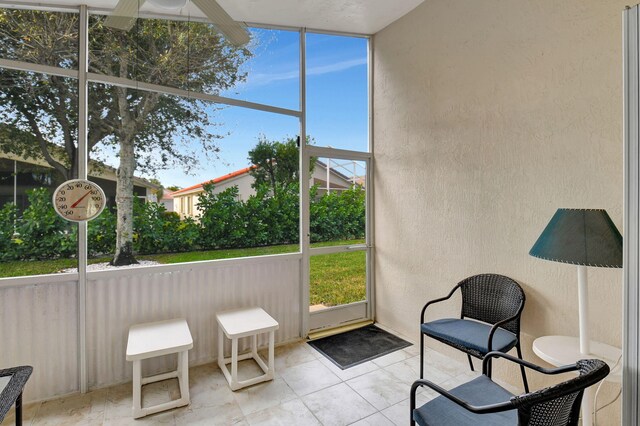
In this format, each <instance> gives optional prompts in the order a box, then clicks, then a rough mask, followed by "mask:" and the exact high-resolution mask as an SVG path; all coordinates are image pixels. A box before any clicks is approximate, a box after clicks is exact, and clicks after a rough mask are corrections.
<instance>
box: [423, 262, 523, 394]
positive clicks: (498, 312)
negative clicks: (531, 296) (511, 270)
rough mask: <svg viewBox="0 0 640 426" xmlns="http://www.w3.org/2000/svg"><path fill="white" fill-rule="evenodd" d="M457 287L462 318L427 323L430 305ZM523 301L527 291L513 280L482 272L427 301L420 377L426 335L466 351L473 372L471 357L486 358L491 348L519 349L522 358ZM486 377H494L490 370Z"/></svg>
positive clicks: (498, 349)
mask: <svg viewBox="0 0 640 426" xmlns="http://www.w3.org/2000/svg"><path fill="white" fill-rule="evenodd" d="M458 289H460V292H461V293H462V310H461V313H460V318H443V319H438V320H435V321H430V322H425V319H424V317H425V312H426V310H427V308H428V307H429V306H431V305H432V304H434V303H438V302H442V301H445V300H447V299H450V298H451V296H453V294H454V293H455V292H456V290H458ZM524 301H525V297H524V291H522V287H520V285H519V284H518V283H517V282H516V281H514V280H513V279H511V278H509V277H505V276H504V275H498V274H481V275H474V276H472V277H469V278H466V279H464V280H462V281H461V282H459V283H458V285H456V286H455V287H454V288H453V290H451V292H450V293H449V295H447V296H446V297H442V298H439V299H435V300H432V301H430V302H428V303H427V304H426V305H424V307H423V308H422V312H421V314H420V315H421V316H420V324H421V325H420V332H421V333H420V378H421V379H423V378H424V336H428V337H431V338H433V339H436V340H438V341H440V342H442V343H445V344H447V345H449V346H452V347H454V348H456V349H459V350H461V351H463V352H465V353H466V354H467V358H468V360H469V366H470V367H471V370H472V371H473V362H472V361H471V357H472V356H473V357H475V358H478V359H483V358H484V356H485V355H486V354H488V353H489V352H491V351H500V352H508V351H510V350H511V349H513V348H516V351H517V353H518V357H519V358H520V359H522V350H521V348H520V315H521V314H522V309H523V308H524ZM520 370H521V372H522V381H523V383H524V389H525V392H529V384H528V383H527V376H526V374H525V370H524V367H523V366H522V365H521V366H520ZM487 376H488V377H491V369H489V371H488V372H487Z"/></svg>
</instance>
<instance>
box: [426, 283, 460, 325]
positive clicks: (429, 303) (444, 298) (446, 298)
mask: <svg viewBox="0 0 640 426" xmlns="http://www.w3.org/2000/svg"><path fill="white" fill-rule="evenodd" d="M459 287H460V284H458V285H457V286H455V287H454V288H453V290H451V291H450V292H449V294H447V295H446V296H445V297H441V298H439V299H433V300H430V301H429V302H427V304H426V305H424V306H423V307H422V311H420V324H423V323H424V312H425V311H426V310H427V307H428V306H429V305H433V304H435V303H438V302H443V301H445V300H448V299H451V296H453V293H455V292H456V290H457V289H458V288H459Z"/></svg>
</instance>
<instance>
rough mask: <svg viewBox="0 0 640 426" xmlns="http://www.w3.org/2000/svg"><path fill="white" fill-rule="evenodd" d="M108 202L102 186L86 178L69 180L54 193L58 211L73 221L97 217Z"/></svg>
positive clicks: (55, 206) (54, 202)
mask: <svg viewBox="0 0 640 426" xmlns="http://www.w3.org/2000/svg"><path fill="white" fill-rule="evenodd" d="M106 203H107V199H106V197H105V196H104V191H103V190H102V188H100V187H99V186H98V185H97V184H96V183H94V182H91V181H88V180H86V179H71V180H68V181H66V182H64V183H63V184H62V185H60V186H59V187H58V188H57V189H56V190H55V192H54V193H53V207H54V209H55V211H56V213H58V214H59V215H60V216H61V217H62V218H63V219H66V220H70V221H72V222H82V221H85V220H91V219H95V218H96V217H97V216H98V215H99V214H100V213H102V210H103V209H104V206H105V205H106Z"/></svg>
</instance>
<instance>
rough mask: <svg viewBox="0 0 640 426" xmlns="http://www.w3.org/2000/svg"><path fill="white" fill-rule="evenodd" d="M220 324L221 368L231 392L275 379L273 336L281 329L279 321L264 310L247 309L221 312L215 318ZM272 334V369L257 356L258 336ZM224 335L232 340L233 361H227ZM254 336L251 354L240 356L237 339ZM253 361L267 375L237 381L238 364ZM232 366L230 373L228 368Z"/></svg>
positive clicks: (270, 365) (219, 359)
mask: <svg viewBox="0 0 640 426" xmlns="http://www.w3.org/2000/svg"><path fill="white" fill-rule="evenodd" d="M216 319H217V320H218V365H219V366H220V369H221V370H222V373H223V374H224V377H226V378H227V381H228V382H229V386H230V387H231V390H234V391H235V390H238V389H240V388H243V387H246V386H250V385H253V384H256V383H260V382H264V381H267V380H272V379H273V372H274V366H273V361H274V352H273V345H274V334H275V331H276V330H277V329H278V327H279V325H278V322H277V321H276V320H274V319H273V318H271V316H270V315H269V314H268V313H266V312H265V311H264V310H263V309H262V308H245V309H237V310H233V311H226V312H221V313H219V314H217V315H216ZM261 333H269V361H268V362H269V365H267V364H265V362H264V361H263V360H262V358H261V357H260V355H258V342H257V341H258V339H257V337H258V334H261ZM223 334H224V335H226V336H227V338H229V339H231V358H225V357H224V339H223ZM248 336H251V351H250V352H248V353H246V354H242V355H240V356H238V339H239V338H241V337H248ZM250 358H253V359H254V360H255V361H256V363H258V365H259V366H260V368H262V371H264V374H263V375H261V376H258V377H254V378H251V379H247V380H242V381H239V380H238V361H242V360H244V359H250ZM229 363H231V373H229V369H228V368H227V364H229Z"/></svg>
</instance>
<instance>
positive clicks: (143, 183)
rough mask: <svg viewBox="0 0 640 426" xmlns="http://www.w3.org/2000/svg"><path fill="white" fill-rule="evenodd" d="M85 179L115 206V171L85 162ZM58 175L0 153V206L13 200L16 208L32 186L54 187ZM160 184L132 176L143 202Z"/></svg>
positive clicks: (24, 202) (34, 161)
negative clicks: (86, 176)
mask: <svg viewBox="0 0 640 426" xmlns="http://www.w3.org/2000/svg"><path fill="white" fill-rule="evenodd" d="M88 174H89V180H91V181H93V182H95V183H97V184H98V185H100V187H101V188H102V190H103V191H104V193H105V195H106V197H107V205H108V206H110V207H112V206H115V197H116V181H117V178H116V170H115V169H114V168H113V167H109V166H107V165H105V164H102V163H99V162H97V161H91V162H90V163H89V173H88ZM61 183H62V178H61V177H60V175H59V174H58V173H55V172H54V171H53V169H52V168H51V166H49V164H47V163H46V162H45V161H44V160H37V159H32V158H29V159H24V158H21V157H19V156H17V155H14V154H10V153H4V152H3V153H0V207H2V206H3V205H5V204H6V203H10V202H13V203H15V204H16V205H17V206H18V210H20V211H22V210H24V209H25V208H26V207H27V205H28V202H27V194H26V191H28V190H30V189H34V188H41V187H45V188H52V189H55V188H57V187H58V185H60V184H61ZM160 188H161V187H160V186H158V185H155V184H153V183H151V182H149V181H148V180H146V179H142V178H139V177H134V178H133V193H134V195H135V196H136V197H138V198H142V199H144V200H145V201H156V198H157V197H156V195H155V193H156V192H157V191H158V190H159V189H160Z"/></svg>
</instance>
